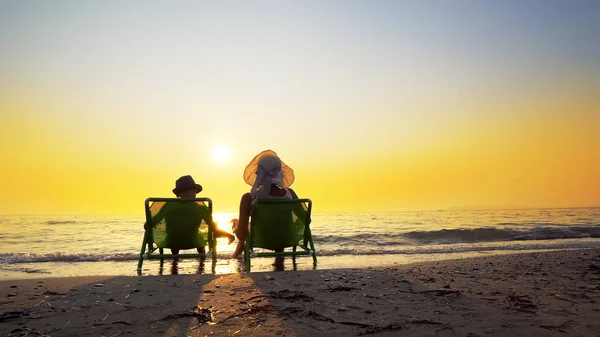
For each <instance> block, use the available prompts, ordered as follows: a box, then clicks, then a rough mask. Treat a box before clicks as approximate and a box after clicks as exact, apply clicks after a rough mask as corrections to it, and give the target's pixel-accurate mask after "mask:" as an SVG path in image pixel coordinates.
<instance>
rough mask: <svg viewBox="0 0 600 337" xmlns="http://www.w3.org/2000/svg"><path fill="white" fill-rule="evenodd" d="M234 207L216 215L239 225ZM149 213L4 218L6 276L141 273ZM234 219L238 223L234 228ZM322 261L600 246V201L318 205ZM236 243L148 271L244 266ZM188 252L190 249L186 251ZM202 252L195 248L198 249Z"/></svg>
mask: <svg viewBox="0 0 600 337" xmlns="http://www.w3.org/2000/svg"><path fill="white" fill-rule="evenodd" d="M233 217H235V215H234V214H226V213H216V214H215V215H214V218H215V219H217V220H221V221H220V223H221V225H220V227H221V228H223V229H225V230H231V228H230V226H229V225H228V224H227V220H228V219H231V218H233ZM143 222H144V218H143V214H122V215H4V216H0V228H1V230H0V279H22V278H40V277H61V276H86V275H131V276H133V275H138V273H137V270H136V268H137V261H138V258H139V251H140V246H141V243H142V236H143V227H142V224H143ZM228 227H229V228H228ZM311 228H312V232H313V237H314V241H315V247H316V250H317V253H318V260H319V261H318V265H317V266H316V269H330V268H354V267H360V268H367V267H385V266H393V265H399V264H408V263H413V262H422V261H436V260H437V261H439V260H445V259H455V258H465V257H475V256H482V255H490V254H507V253H518V252H533V251H548V250H562V249H582V248H600V208H598V207H597V208H563V209H522V210H477V211H466V210H456V211H449V210H444V211H414V212H386V213H381V212H380V213H318V212H315V213H314V214H313V219H312V224H311ZM234 248H235V243H234V244H232V245H228V244H227V242H226V240H225V239H219V243H218V256H217V259H216V265H215V267H214V268H213V267H212V264H211V261H210V259H208V260H207V261H201V260H198V259H181V260H179V261H173V260H165V261H163V262H160V261H157V260H150V261H145V262H144V264H143V269H142V275H168V274H199V273H213V274H226V273H237V272H241V271H242V270H243V263H242V261H241V260H239V259H233V258H232V252H233V249H234ZM184 252H185V251H184ZM190 252H192V251H190ZM313 268H314V267H313V264H312V259H311V258H310V257H298V258H296V259H291V258H286V260H285V262H284V265H283V266H276V265H274V264H273V258H257V259H253V267H252V271H279V270H307V269H313Z"/></svg>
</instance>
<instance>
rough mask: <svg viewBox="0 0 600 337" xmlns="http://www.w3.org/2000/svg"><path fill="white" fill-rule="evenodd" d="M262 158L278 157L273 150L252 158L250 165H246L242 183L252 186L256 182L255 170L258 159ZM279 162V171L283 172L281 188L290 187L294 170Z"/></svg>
mask: <svg viewBox="0 0 600 337" xmlns="http://www.w3.org/2000/svg"><path fill="white" fill-rule="evenodd" d="M264 156H274V157H277V158H279V156H278V155H277V153H275V151H273V150H265V151H263V152H261V153H259V154H257V155H256V156H255V157H254V158H252V160H251V161H250V163H249V164H248V166H246V169H244V181H245V182H246V183H247V184H248V185H250V186H253V185H254V182H255V181H256V169H257V168H258V163H259V161H260V158H262V157H264ZM279 161H281V171H282V172H283V186H282V187H290V186H291V185H292V183H294V179H295V177H294V170H292V168H291V167H289V166H287V165H286V164H285V163H284V162H283V160H281V158H279Z"/></svg>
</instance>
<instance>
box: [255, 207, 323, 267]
mask: <svg viewBox="0 0 600 337" xmlns="http://www.w3.org/2000/svg"><path fill="white" fill-rule="evenodd" d="M294 203H304V204H307V205H308V209H307V210H306V221H305V224H304V234H303V239H304V240H303V245H300V246H298V245H296V246H288V247H285V248H289V247H292V251H288V252H286V251H283V252H273V251H270V252H254V242H253V237H254V230H255V228H256V226H259V224H258V223H257V221H258V220H257V217H258V212H259V206H260V205H261V204H294ZM311 212H312V201H311V200H310V199H306V198H305V199H263V200H258V201H257V204H256V205H252V210H251V216H250V231H249V233H248V236H247V237H246V243H245V248H244V264H245V267H246V272H250V271H251V267H252V266H251V258H253V257H277V256H292V257H293V258H295V257H296V256H302V255H311V256H312V258H313V267H316V266H317V252H316V250H315V244H314V242H313V238H312V232H311V230H310V223H311ZM301 240H302V239H301ZM307 244H308V245H310V247H307ZM298 247H299V248H301V250H300V251H297V248H298Z"/></svg>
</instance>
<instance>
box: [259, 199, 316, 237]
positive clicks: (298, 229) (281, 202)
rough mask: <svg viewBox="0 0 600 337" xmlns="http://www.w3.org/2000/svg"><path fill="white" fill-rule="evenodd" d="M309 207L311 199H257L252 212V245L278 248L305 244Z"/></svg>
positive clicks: (310, 207)
mask: <svg viewBox="0 0 600 337" xmlns="http://www.w3.org/2000/svg"><path fill="white" fill-rule="evenodd" d="M311 210H312V202H311V200H310V199H294V200H288V199H264V200H258V201H257V203H256V204H255V205H253V206H252V212H251V221H250V223H251V225H250V238H251V239H252V243H251V246H252V247H259V248H266V249H281V248H286V247H293V246H300V245H306V240H308V233H309V225H310V221H311V220H310V213H311ZM300 241H303V242H300Z"/></svg>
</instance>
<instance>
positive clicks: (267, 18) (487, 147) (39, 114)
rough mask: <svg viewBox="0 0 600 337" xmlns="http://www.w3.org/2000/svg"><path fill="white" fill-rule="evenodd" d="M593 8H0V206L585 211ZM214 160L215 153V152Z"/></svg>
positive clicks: (105, 4)
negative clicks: (197, 188) (287, 176)
mask: <svg viewBox="0 0 600 337" xmlns="http://www.w3.org/2000/svg"><path fill="white" fill-rule="evenodd" d="M599 10H600V4H599V3H597V2H595V1H573V2H564V3H561V2H545V1H503V2H501V3H491V2H482V1H446V2H429V1H327V2H320V1H301V2H280V1H256V2H246V1H225V2H221V1H218V2H217V1H215V2H193V1H192V2H188V1H175V2H164V1H149V2H148V1H128V2H125V3H123V2H119V1H102V2H80V1H53V2H28V1H18V2H17V1H12V2H2V3H0V50H1V54H0V113H1V116H2V123H1V124H0V128H1V130H2V132H1V133H0V154H1V157H0V158H1V159H2V165H1V166H0V186H2V188H1V190H0V214H15V213H16V214H22V213H122V212H127V213H140V214H141V212H142V211H143V201H144V199H145V198H146V197H149V196H172V194H171V189H172V188H173V187H174V181H175V179H177V178H178V177H179V176H181V175H185V174H191V175H193V176H194V177H195V178H196V180H197V181H198V182H199V183H201V184H202V185H203V186H204V192H202V194H201V196H208V197H211V198H212V199H213V201H214V204H215V211H217V212H235V211H236V210H237V203H238V201H239V198H240V196H241V195H242V193H244V192H246V191H247V190H248V189H249V186H248V185H246V184H245V183H244V182H243V179H242V173H243V169H244V167H245V165H246V164H247V163H248V161H249V160H250V159H252V157H253V156H254V155H256V154H257V153H258V152H260V151H262V150H265V149H272V150H274V151H276V152H277V153H278V154H279V155H280V156H281V158H282V159H283V160H284V161H285V162H286V163H287V164H288V165H289V166H291V167H292V168H293V169H294V170H295V172H296V182H295V183H294V185H293V186H292V187H293V188H294V189H295V190H296V191H297V192H298V194H299V195H300V196H301V197H309V198H311V199H313V202H314V203H315V204H314V207H315V212H330V211H396V210H430V209H432V210H437V209H448V208H454V207H491V208H502V207H585V206H600V192H599V191H600V178H599V177H600V132H599V131H598V130H600V44H598V43H597V38H598V36H600V22H599V21H598V20H597V17H596V16H597V13H598V12H599ZM217 147H225V148H227V149H229V151H230V158H229V159H227V160H222V161H219V160H217V159H216V158H215V157H214V153H213V151H214V149H215V148H217Z"/></svg>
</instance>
